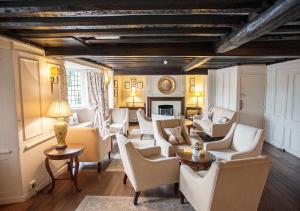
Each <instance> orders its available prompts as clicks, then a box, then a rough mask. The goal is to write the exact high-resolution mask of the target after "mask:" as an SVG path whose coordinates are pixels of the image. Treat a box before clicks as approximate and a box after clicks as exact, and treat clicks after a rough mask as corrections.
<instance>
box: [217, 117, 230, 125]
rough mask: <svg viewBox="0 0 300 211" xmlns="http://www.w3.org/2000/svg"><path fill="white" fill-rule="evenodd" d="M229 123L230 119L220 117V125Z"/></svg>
mask: <svg viewBox="0 0 300 211" xmlns="http://www.w3.org/2000/svg"><path fill="white" fill-rule="evenodd" d="M228 121H229V119H228V117H226V116H222V117H220V118H219V119H218V123H219V124H224V123H226V122H228Z"/></svg>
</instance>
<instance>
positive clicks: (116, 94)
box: [114, 89, 118, 97]
mask: <svg viewBox="0 0 300 211" xmlns="http://www.w3.org/2000/svg"><path fill="white" fill-rule="evenodd" d="M114 97H118V90H117V89H114Z"/></svg>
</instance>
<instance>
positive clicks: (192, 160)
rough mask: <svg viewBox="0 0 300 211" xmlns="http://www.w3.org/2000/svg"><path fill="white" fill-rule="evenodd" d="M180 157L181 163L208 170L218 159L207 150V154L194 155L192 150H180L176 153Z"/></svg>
mask: <svg viewBox="0 0 300 211" xmlns="http://www.w3.org/2000/svg"><path fill="white" fill-rule="evenodd" d="M176 156H177V157H178V158H179V160H180V163H183V164H186V165H188V166H190V167H192V168H193V169H196V170H198V171H199V170H206V169H209V167H210V166H211V164H212V163H213V162H214V161H216V157H215V156H214V155H213V154H212V153H210V152H206V153H205V156H203V157H202V156H193V155H192V151H179V152H177V153H176Z"/></svg>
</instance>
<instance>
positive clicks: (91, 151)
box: [66, 128, 111, 172]
mask: <svg viewBox="0 0 300 211" xmlns="http://www.w3.org/2000/svg"><path fill="white" fill-rule="evenodd" d="M66 143H67V144H80V145H83V146H84V152H83V154H81V155H80V156H79V161H80V162H97V163H98V172H100V171H101V162H102V161H103V160H104V159H105V158H106V156H108V158H109V159H110V151H111V137H110V136H106V137H104V138H102V137H101V136H100V134H99V130H98V128H68V132H67V136H66Z"/></svg>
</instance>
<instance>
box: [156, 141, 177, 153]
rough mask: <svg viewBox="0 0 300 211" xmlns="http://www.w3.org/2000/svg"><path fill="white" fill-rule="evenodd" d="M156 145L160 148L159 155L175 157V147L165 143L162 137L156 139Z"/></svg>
mask: <svg viewBox="0 0 300 211" xmlns="http://www.w3.org/2000/svg"><path fill="white" fill-rule="evenodd" d="M156 144H157V145H158V146H160V147H161V154H162V155H164V156H166V157H170V156H175V151H176V149H175V146H173V145H172V144H170V143H169V142H168V141H166V140H165V139H164V138H162V137H158V138H156Z"/></svg>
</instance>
